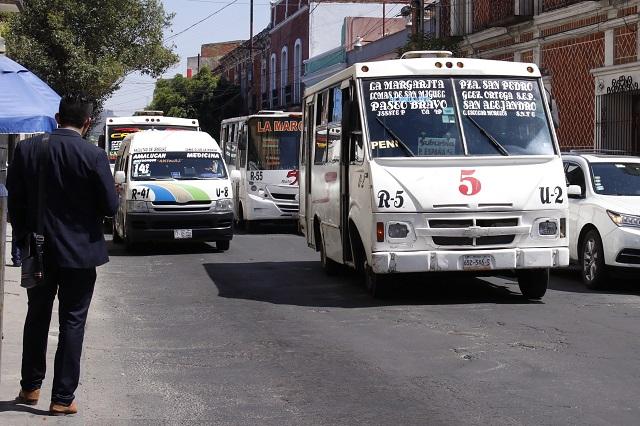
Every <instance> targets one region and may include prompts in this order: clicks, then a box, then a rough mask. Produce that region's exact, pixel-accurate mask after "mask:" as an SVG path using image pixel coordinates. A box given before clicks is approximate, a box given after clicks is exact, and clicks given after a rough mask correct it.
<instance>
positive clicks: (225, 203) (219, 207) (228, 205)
mask: <svg viewBox="0 0 640 426" xmlns="http://www.w3.org/2000/svg"><path fill="white" fill-rule="evenodd" d="M213 209H214V210H215V211H217V212H230V211H231V210H233V200H232V199H231V198H221V199H220V200H217V201H216V204H215V206H214V207H213Z"/></svg>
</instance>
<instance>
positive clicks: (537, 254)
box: [371, 247, 569, 274]
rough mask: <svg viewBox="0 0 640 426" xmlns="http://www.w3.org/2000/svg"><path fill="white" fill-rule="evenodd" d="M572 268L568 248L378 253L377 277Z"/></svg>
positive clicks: (373, 264) (375, 259)
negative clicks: (409, 273)
mask: <svg viewBox="0 0 640 426" xmlns="http://www.w3.org/2000/svg"><path fill="white" fill-rule="evenodd" d="M568 265H569V249H568V248H567V247H552V248H511V249H494V250H456V251H407V252H374V253H372V254H371V268H372V269H373V272H375V273H377V274H389V273H396V272H397V273H404V272H429V271H483V272H486V271H491V270H511V269H537V268H556V267H561V266H568Z"/></svg>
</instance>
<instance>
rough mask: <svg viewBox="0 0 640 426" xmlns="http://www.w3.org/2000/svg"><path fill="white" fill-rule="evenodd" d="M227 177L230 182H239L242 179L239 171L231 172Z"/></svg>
mask: <svg viewBox="0 0 640 426" xmlns="http://www.w3.org/2000/svg"><path fill="white" fill-rule="evenodd" d="M229 175H230V176H231V181H232V182H236V181H239V180H240V178H241V177H242V175H241V174H240V170H231V173H230V174H229Z"/></svg>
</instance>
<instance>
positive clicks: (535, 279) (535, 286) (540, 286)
mask: <svg viewBox="0 0 640 426" xmlns="http://www.w3.org/2000/svg"><path fill="white" fill-rule="evenodd" d="M548 285H549V269H548V268H545V269H529V270H524V271H520V272H519V273H518V286H519V287H520V292H521V293H522V295H523V296H524V297H525V298H526V299H531V300H538V299H542V296H544V294H545V293H546V292H547V286H548Z"/></svg>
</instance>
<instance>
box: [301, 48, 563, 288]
mask: <svg viewBox="0 0 640 426" xmlns="http://www.w3.org/2000/svg"><path fill="white" fill-rule="evenodd" d="M303 106H304V118H303V123H304V130H303V137H302V145H301V149H300V215H299V217H300V227H301V229H302V231H303V233H304V234H305V236H306V239H307V243H308V245H309V246H310V247H313V248H315V249H316V250H317V251H319V252H320V255H321V261H322V265H323V267H324V268H325V269H326V270H327V272H334V271H335V270H336V267H337V265H348V266H350V267H352V268H355V269H356V270H358V271H361V272H362V273H363V274H364V275H365V280H366V284H367V287H368V289H369V290H370V291H371V292H372V293H373V294H374V295H379V294H381V292H383V289H384V288H385V287H386V288H388V287H389V284H392V281H393V279H392V278H390V277H393V276H394V275H395V274H397V273H405V272H432V271H471V272H475V273H481V274H486V273H491V272H493V273H495V271H499V270H515V271H517V276H518V283H519V285H520V289H521V291H522V293H523V295H524V296H525V297H527V298H530V299H538V298H540V297H542V296H543V295H544V294H545V291H546V289H547V284H548V282H549V268H553V267H559V266H566V265H568V264H569V249H568V238H567V229H566V226H567V224H566V221H567V216H568V210H567V188H566V183H565V179H564V174H563V168H562V160H561V158H560V152H559V149H558V143H557V140H556V136H555V131H554V128H553V125H552V117H551V113H550V110H549V107H548V104H547V100H546V98H545V90H544V86H543V84H542V78H541V75H540V71H539V70H538V68H537V66H536V65H535V64H525V63H514V62H501V61H489V60H482V59H466V58H453V57H451V52H412V53H408V54H405V56H404V57H403V58H402V59H398V60H389V61H379V62H369V63H359V64H355V65H353V66H351V67H349V68H347V69H346V70H343V71H341V72H339V73H337V74H335V75H334V76H332V77H330V78H327V79H326V80H324V81H322V82H320V83H318V84H316V85H314V86H311V87H308V88H307V89H306V90H305V96H304V102H303Z"/></svg>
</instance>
